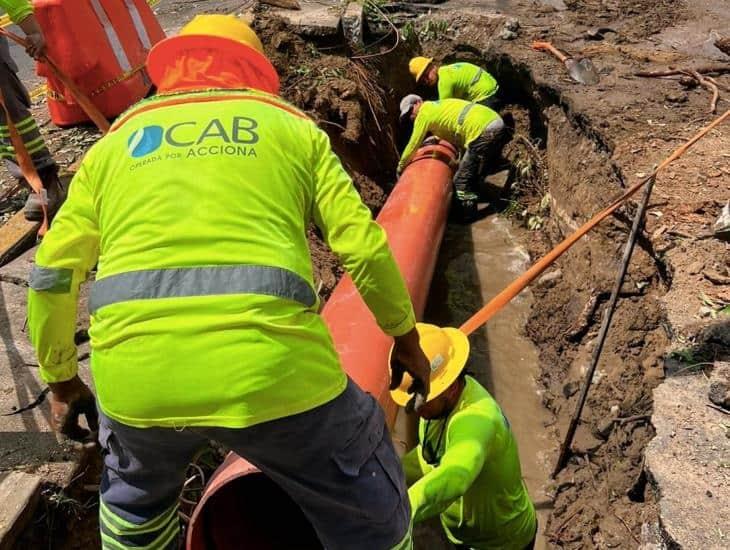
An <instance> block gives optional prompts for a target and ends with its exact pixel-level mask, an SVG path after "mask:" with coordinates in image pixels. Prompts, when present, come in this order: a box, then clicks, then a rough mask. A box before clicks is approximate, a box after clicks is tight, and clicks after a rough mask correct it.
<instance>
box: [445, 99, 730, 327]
mask: <svg viewBox="0 0 730 550" xmlns="http://www.w3.org/2000/svg"><path fill="white" fill-rule="evenodd" d="M728 117H730V110H727V111H725V113H723V114H722V115H721V116H719V117H718V118H716V119H715V120H714V121H712V123H711V124H710V125H708V126H706V127H705V128H703V129H702V130H700V131H699V132H697V133H696V134H695V135H694V136H693V137H692V138H690V139H689V140H688V141H687V142H685V143H684V144H683V145H681V146H680V147H678V148H677V149H675V151H674V152H673V153H672V154H671V155H669V156H668V157H667V158H666V159H664V160H663V161H662V163H661V164H660V165H659V166H657V168H656V169H655V170H654V172H653V173H652V174H651V175H649V176H647V177H646V178H644V179H643V180H641V181H640V182H638V183H636V184H634V185H633V186H632V187H630V188H629V189H627V190H626V192H625V193H624V194H623V195H621V196H620V197H619V198H618V199H616V200H615V201H613V203H611V205H610V206H608V207H607V208H606V209H605V210H602V211H601V212H599V213H598V214H596V215H595V216H593V217H592V218H591V219H590V220H588V221H587V222H586V223H584V224H583V225H582V226H581V227H580V228H579V229H578V230H576V231H575V232H574V233H573V234H571V235H569V236H568V237H567V238H566V239H565V240H563V241H562V242H561V243H560V244H558V245H557V246H556V247H555V248H553V249H552V250H551V251H550V252H548V253H547V254H546V255H545V256H543V257H542V258H540V259H539V260H538V261H537V262H536V263H535V264H534V265H533V266H532V267H531V268H530V269H528V270H527V271H525V273H523V274H522V275H520V277H518V278H517V279H515V280H514V281H513V282H512V283H510V285H509V286H507V288H505V289H504V290H503V291H502V292H500V293H499V294H497V295H496V296H495V297H494V298H492V299H491V300H490V301H489V303H487V304H486V305H485V306H484V307H483V308H482V309H480V310H479V311H477V312H476V313H475V314H474V315H473V316H472V317H471V318H470V319H469V320H467V321H466V322H465V323H464V324H463V325H461V327H459V328H460V330H462V331H463V332H465V333H466V334H471V333H472V332H474V331H475V330H476V329H478V328H479V327H480V326H482V325H483V324H484V323H486V322H487V321H489V319H491V318H492V316H493V315H494V314H495V313H497V312H498V311H499V310H500V309H502V308H503V307H504V306H505V305H507V304H508V303H509V302H510V301H511V300H512V298H514V297H515V296H517V295H518V294H519V293H520V292H522V291H523V290H524V289H525V287H526V286H527V285H529V284H530V283H531V282H532V281H534V280H535V278H536V277H537V276H538V275H540V274H541V273H542V272H543V271H545V270H546V269H547V268H548V267H550V265H552V264H553V262H555V260H557V259H558V258H559V257H560V256H562V255H563V254H564V253H565V252H566V251H567V250H568V249H569V248H570V247H571V246H573V245H574V244H575V243H576V242H577V241H578V239H580V238H581V237H582V236H583V235H585V234H586V233H588V232H589V231H590V230H591V229H593V228H594V227H595V226H596V225H598V224H599V223H600V222H601V221H603V220H604V219H606V218H607V217H608V216H610V215H611V214H612V213H613V212H614V211H615V210H616V209H617V208H618V207H619V206H621V205H622V204H623V203H624V202H626V200H627V199H628V198H629V197H631V196H632V195H633V194H634V193H636V192H637V191H638V190H639V189H641V188H642V187H643V186H644V185H646V183H647V182H648V181H649V180H651V179H652V178H653V177H655V176H656V175H657V174H658V172H659V171H660V170H662V169H663V168H665V167H666V166H667V165H668V164H669V163H671V162H673V161H675V160H677V159H678V158H679V157H681V156H682V155H683V154H684V153H686V152H687V150H688V149H689V148H690V147H692V145H694V144H695V143H697V142H698V141H699V140H700V139H702V138H703V137H704V136H705V135H706V134H707V133H708V132H709V131H710V130H712V129H713V128H715V127H716V126H718V125H719V124H721V123H722V122H724V121H725V119H727V118H728Z"/></svg>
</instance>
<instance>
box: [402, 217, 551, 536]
mask: <svg viewBox="0 0 730 550" xmlns="http://www.w3.org/2000/svg"><path fill="white" fill-rule="evenodd" d="M528 265H529V257H528V255H527V252H526V251H524V250H523V249H522V248H521V247H520V246H519V244H518V242H517V239H516V237H515V234H514V230H513V228H512V227H511V224H510V222H509V221H507V220H505V219H504V218H502V217H500V216H498V215H493V216H489V217H487V218H485V219H482V220H480V221H479V222H476V223H474V224H472V225H470V226H457V225H450V226H449V227H448V228H447V230H446V234H445V235H444V240H443V243H442V245H441V253H440V256H439V260H438V263H437V265H436V270H435V272H434V277H433V282H432V284H431V293H430V298H429V305H428V307H427V311H426V315H425V320H426V321H427V322H431V323H435V324H438V325H442V326H453V327H458V326H459V325H461V323H463V322H464V321H465V320H466V319H468V318H469V317H470V316H471V315H472V314H473V313H474V312H476V311H477V310H478V309H479V307H481V306H482V305H483V304H485V303H487V302H488V301H489V300H490V299H491V298H493V297H494V296H495V295H496V294H497V293H498V292H499V291H501V290H502V289H503V288H504V287H506V286H507V285H508V284H509V283H510V282H512V281H513V280H514V279H515V278H516V277H517V276H518V275H519V274H520V273H522V272H523V271H525V269H526V268H527V267H528ZM531 302H532V295H531V294H530V293H529V291H525V292H523V293H522V294H520V295H519V296H518V297H517V298H515V299H514V300H513V301H512V302H511V303H510V304H509V305H507V306H506V307H505V308H504V309H503V310H502V311H500V312H499V313H498V314H497V315H496V316H495V317H493V318H492V320H491V321H490V322H489V323H488V324H487V326H486V327H482V328H481V329H479V330H478V331H476V332H475V333H474V334H472V335H471V337H470V342H471V348H472V349H471V356H470V361H469V364H468V369H469V371H470V372H471V373H473V375H474V376H475V377H476V378H477V379H478V380H479V381H480V382H481V383H482V384H484V386H485V387H486V388H487V389H488V390H489V391H490V393H491V394H492V395H493V396H494V397H495V398H496V399H497V401H498V402H499V403H500V405H501V406H502V409H503V411H504V413H505V415H506V416H507V418H508V419H509V421H510V424H511V425H512V428H513V430H514V433H515V436H516V438H517V442H518V445H519V450H520V458H521V462H522V473H523V477H524V479H525V482H526V484H527V487H528V489H529V491H530V496H531V497H532V500H533V502H535V505H536V508H537V510H538V515H539V523H540V533H541V534H542V533H543V532H544V526H545V524H546V522H547V518H548V515H549V512H550V501H549V498H548V496H547V494H546V493H545V484H546V483H547V480H548V476H549V465H548V457H549V456H551V455H550V453H551V451H552V449H553V446H554V445H553V443H552V441H551V440H550V439H549V436H548V432H547V429H546V428H545V424H547V423H548V414H547V412H546V411H545V409H544V408H543V407H542V403H541V398H540V395H539V393H538V390H537V384H536V381H535V380H536V377H537V374H538V355H537V350H536V349H535V347H534V346H533V344H532V342H531V341H530V340H528V339H527V337H526V336H525V335H524V334H523V327H524V325H525V322H526V321H527V317H528V315H529V313H530V307H531ZM401 426H402V424H401ZM396 431H398V429H396ZM436 530H437V528H436V529H434V528H433V526H432V528H431V529H430V530H429V531H431V533H430V537H433V536H435V531H436ZM417 535H418V533H417ZM424 536H425V540H428V539H429V538H430V537H429V535H428V534H426V533H422V536H421V537H419V538H421V544H419V546H421V547H425V546H423V542H425V541H424V538H423V537H424ZM541 538H542V537H541ZM417 542H418V539H417ZM428 546H429V547H431V548H433V547H435V546H434V545H433V544H432V543H431V542H430V541H429V543H428ZM443 547H444V548H447V547H448V546H443ZM538 548H545V543H544V540H540V541H539V544H538Z"/></svg>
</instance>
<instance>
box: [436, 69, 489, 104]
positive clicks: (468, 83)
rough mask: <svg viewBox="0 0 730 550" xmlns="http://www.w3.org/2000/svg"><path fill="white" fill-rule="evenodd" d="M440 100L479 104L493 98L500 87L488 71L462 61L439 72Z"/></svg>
mask: <svg viewBox="0 0 730 550" xmlns="http://www.w3.org/2000/svg"><path fill="white" fill-rule="evenodd" d="M438 75H439V79H438V91H439V99H448V98H451V97H453V98H456V99H464V100H466V101H474V102H476V103H479V102H481V101H484V100H485V99H488V98H490V97H492V96H493V95H494V94H495V93H497V90H498V89H499V85H498V84H497V81H496V80H495V78H494V77H493V76H492V75H491V74H489V73H488V72H487V71H485V70H484V69H482V68H481V67H478V66H477V65H473V64H471V63H465V62H463V61H460V62H458V63H452V64H451V65H442V66H441V67H439V70H438Z"/></svg>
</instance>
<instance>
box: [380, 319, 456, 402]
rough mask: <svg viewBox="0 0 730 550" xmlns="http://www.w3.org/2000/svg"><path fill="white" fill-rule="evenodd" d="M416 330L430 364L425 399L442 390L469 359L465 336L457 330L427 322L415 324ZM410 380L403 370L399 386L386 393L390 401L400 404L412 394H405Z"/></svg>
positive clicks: (433, 397) (439, 393) (452, 381)
mask: <svg viewBox="0 0 730 550" xmlns="http://www.w3.org/2000/svg"><path fill="white" fill-rule="evenodd" d="M416 330H417V331H418V337H419V340H420V344H421V349H423V353H425V354H426V357H428V360H429V361H430V363H431V389H430V391H429V393H428V397H427V399H426V401H431V400H433V399H435V398H437V397H438V396H439V395H441V394H442V393H444V392H445V391H446V390H447V389H448V388H449V386H451V384H453V383H454V381H455V380H456V379H457V378H458V377H459V374H461V371H462V370H464V366H465V365H466V361H467V359H468V358H469V339H468V338H467V337H466V334H464V333H463V332H461V331H460V330H459V329H456V328H448V327H447V328H441V327H437V326H436V325H431V324H428V323H417V324H416ZM392 352H393V350H392V349H391V353H392ZM412 382H413V378H411V376H410V375H409V374H408V373H406V374H404V375H403V382H401V385H400V386H399V387H397V388H396V389H394V390H392V391H391V392H390V395H391V397H392V398H393V401H395V402H396V403H397V404H398V405H400V406H401V407H404V406H405V405H406V403H408V401H409V400H410V399H411V397H412V394H410V393H408V388H409V387H410V386H411V383H412Z"/></svg>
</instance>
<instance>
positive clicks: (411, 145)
mask: <svg viewBox="0 0 730 550" xmlns="http://www.w3.org/2000/svg"><path fill="white" fill-rule="evenodd" d="M428 126H429V121H428V117H427V116H426V114H425V113H423V105H421V111H419V113H418V115H417V116H416V120H415V122H414V123H413V132H412V133H411V139H410V140H408V145H406V148H405V149H403V154H402V155H401V157H400V162H398V172H402V171H403V169H404V168H405V167H406V165H407V164H408V161H409V160H410V159H411V157H412V156H413V153H415V152H416V149H418V148H419V147H420V145H421V143H423V140H424V139H425V138H426V134H427V133H428Z"/></svg>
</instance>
